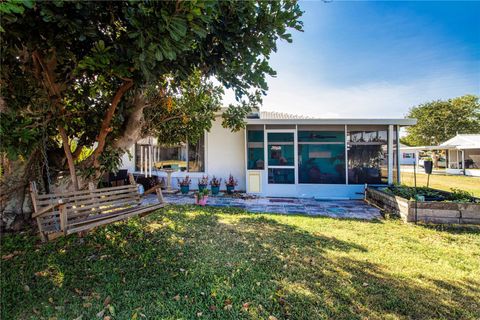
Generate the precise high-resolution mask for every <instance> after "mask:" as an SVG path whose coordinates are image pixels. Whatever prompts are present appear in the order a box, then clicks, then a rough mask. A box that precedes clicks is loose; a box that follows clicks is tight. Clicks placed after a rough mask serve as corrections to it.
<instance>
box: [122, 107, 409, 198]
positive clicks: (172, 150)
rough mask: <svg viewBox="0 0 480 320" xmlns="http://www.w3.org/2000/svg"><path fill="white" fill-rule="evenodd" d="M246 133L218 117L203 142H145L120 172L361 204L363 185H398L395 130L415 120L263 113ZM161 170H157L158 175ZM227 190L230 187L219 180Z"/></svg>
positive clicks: (250, 120)
mask: <svg viewBox="0 0 480 320" xmlns="http://www.w3.org/2000/svg"><path fill="white" fill-rule="evenodd" d="M246 123H247V125H246V128H245V129H243V130H240V131H238V132H231V130H230V129H226V128H223V127H222V125H221V118H220V115H219V116H218V120H217V121H215V122H214V123H213V126H212V129H211V130H210V132H206V133H205V135H204V137H203V138H202V139H200V141H190V142H189V143H185V144H179V145H177V146H165V147H164V146H159V145H157V143H156V141H155V139H153V138H146V139H143V140H141V141H138V143H137V144H136V145H135V146H134V147H132V148H131V150H130V151H129V152H130V154H131V156H132V157H131V158H130V157H129V156H128V155H127V154H126V155H125V156H124V157H123V169H128V170H129V171H130V172H134V173H137V174H146V175H158V176H161V177H166V173H165V172H162V171H161V168H168V167H169V168H174V169H175V170H178V171H177V172H174V173H173V175H172V185H173V186H174V187H176V184H177V179H176V178H179V177H184V176H186V175H188V176H190V178H192V180H193V183H192V185H191V188H192V189H196V188H197V179H198V178H201V177H202V176H203V175H208V176H209V178H212V177H213V176H216V177H218V178H222V179H223V180H225V178H227V177H228V175H229V174H232V175H233V176H234V177H235V178H237V179H238V186H237V190H242V191H246V192H248V193H251V194H258V195H263V196H272V197H275V196H282V197H315V198H319V199H335V198H338V199H340V198H341V199H347V198H362V197H363V190H364V187H365V184H370V185H386V184H390V183H394V182H399V180H400V175H399V168H398V163H399V157H400V149H399V148H398V145H399V141H398V132H399V130H400V127H401V126H408V125H413V124H415V123H416V120H415V119H314V118H307V117H301V116H293V115H289V114H283V113H276V112H258V113H254V114H251V115H249V116H248V117H247V119H246ZM157 168H160V169H157ZM222 189H225V185H224V184H223V182H222Z"/></svg>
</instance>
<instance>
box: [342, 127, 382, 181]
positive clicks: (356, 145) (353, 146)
mask: <svg viewBox="0 0 480 320" xmlns="http://www.w3.org/2000/svg"><path fill="white" fill-rule="evenodd" d="M347 132H348V133H347V141H348V148H347V149H348V151H347V155H348V183H349V184H365V183H368V184H386V183H388V127H387V126H348V127H347Z"/></svg>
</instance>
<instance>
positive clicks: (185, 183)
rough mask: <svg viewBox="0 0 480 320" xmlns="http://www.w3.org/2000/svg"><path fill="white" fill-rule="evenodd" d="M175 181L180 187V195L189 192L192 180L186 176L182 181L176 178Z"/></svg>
mask: <svg viewBox="0 0 480 320" xmlns="http://www.w3.org/2000/svg"><path fill="white" fill-rule="evenodd" d="M177 181H178V184H179V185H180V191H181V192H182V194H187V193H188V192H189V191H190V183H192V179H190V178H189V177H188V176H186V177H185V178H183V179H178V178H177Z"/></svg>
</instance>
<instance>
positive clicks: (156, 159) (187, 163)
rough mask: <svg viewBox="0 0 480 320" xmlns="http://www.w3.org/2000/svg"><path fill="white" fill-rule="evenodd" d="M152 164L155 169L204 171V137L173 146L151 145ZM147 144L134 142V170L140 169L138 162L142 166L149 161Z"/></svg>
mask: <svg viewBox="0 0 480 320" xmlns="http://www.w3.org/2000/svg"><path fill="white" fill-rule="evenodd" d="M151 148H152V156H153V161H152V163H153V165H154V166H155V167H156V168H157V169H170V168H171V169H174V170H178V171H189V172H204V171H205V139H204V136H203V135H202V137H201V138H200V139H199V141H198V142H196V143H192V142H190V143H188V144H187V143H181V144H179V145H175V146H152V147H151ZM149 157H150V154H149V152H148V145H146V144H135V170H136V171H140V166H141V165H140V163H141V161H143V163H144V167H146V166H147V165H148V163H149V159H150V158H149Z"/></svg>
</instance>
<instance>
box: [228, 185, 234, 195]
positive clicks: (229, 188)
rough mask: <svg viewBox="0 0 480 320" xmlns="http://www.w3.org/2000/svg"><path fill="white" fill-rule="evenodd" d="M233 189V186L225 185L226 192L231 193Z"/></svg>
mask: <svg viewBox="0 0 480 320" xmlns="http://www.w3.org/2000/svg"><path fill="white" fill-rule="evenodd" d="M233 190H235V186H227V193H228V194H232V193H233Z"/></svg>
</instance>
